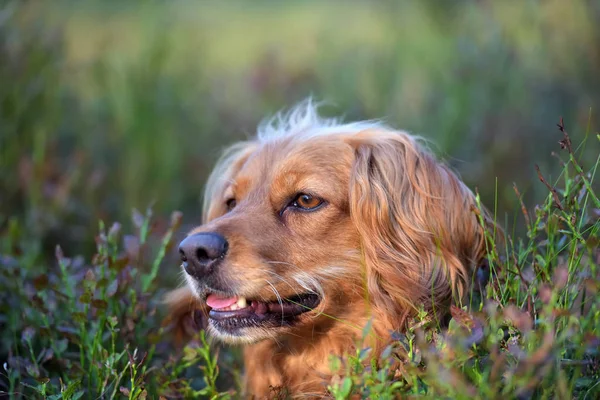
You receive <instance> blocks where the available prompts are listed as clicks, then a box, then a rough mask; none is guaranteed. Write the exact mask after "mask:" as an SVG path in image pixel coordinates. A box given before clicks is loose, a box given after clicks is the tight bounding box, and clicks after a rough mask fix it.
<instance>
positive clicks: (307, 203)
mask: <svg viewBox="0 0 600 400" xmlns="http://www.w3.org/2000/svg"><path fill="white" fill-rule="evenodd" d="M321 204H323V200H321V199H320V198H318V197H315V196H311V195H310V194H305V193H300V194H299V195H298V196H296V198H295V199H294V201H293V202H292V204H291V206H292V207H296V208H299V209H301V210H314V209H315V208H317V207H319V206H320V205H321Z"/></svg>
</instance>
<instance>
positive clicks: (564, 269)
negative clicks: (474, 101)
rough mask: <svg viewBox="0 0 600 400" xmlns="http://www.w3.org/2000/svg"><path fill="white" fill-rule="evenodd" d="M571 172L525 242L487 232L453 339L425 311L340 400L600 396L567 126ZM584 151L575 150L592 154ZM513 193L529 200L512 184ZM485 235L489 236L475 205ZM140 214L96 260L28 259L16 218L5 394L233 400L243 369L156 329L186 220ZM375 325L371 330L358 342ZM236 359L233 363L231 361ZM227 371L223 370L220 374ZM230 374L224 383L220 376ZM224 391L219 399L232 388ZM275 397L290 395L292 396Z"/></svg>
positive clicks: (116, 231)
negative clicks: (166, 274) (176, 239)
mask: <svg viewBox="0 0 600 400" xmlns="http://www.w3.org/2000/svg"><path fill="white" fill-rule="evenodd" d="M559 126H560V129H561V132H562V135H563V136H562V138H561V140H560V144H561V147H563V148H564V151H563V152H562V153H561V156H562V157H561V158H562V159H564V161H563V170H562V174H561V176H560V178H559V179H558V180H557V182H551V181H549V180H548V179H547V178H546V177H544V175H543V172H542V171H541V170H538V173H539V177H540V180H541V183H540V185H542V184H543V185H544V186H546V188H547V190H548V191H549V194H548V195H547V196H546V198H545V200H544V201H543V202H542V203H541V204H540V205H538V206H536V207H535V209H534V210H533V212H529V211H528V210H527V208H525V207H523V213H524V219H525V221H526V228H527V234H526V236H524V237H513V236H510V235H509V236H507V237H506V240H502V241H501V240H499V236H497V232H495V231H494V230H492V231H490V230H489V229H488V230H486V238H487V244H488V246H489V248H488V253H489V257H488V260H487V263H485V264H484V265H482V266H480V267H479V270H478V271H477V273H476V275H475V277H474V283H475V284H474V286H475V288H476V289H477V290H475V291H474V292H473V294H472V297H471V301H470V302H469V303H470V304H468V305H465V306H464V307H462V308H459V307H458V306H454V307H453V308H452V309H451V313H452V319H451V321H450V324H449V327H448V329H440V328H439V325H438V324H437V323H436V322H435V320H434V319H433V318H432V316H431V315H427V313H425V312H422V313H420V315H419V316H418V317H417V318H416V319H415V321H414V323H413V324H412V325H411V328H410V329H409V330H408V331H407V332H403V333H400V332H399V333H396V334H395V340H394V342H393V343H392V344H391V345H390V346H389V347H388V348H387V349H386V350H385V351H384V352H383V354H382V355H381V356H380V357H378V358H372V356H371V354H370V350H369V349H360V350H358V351H357V352H356V354H348V355H346V356H345V357H342V358H332V359H331V368H332V370H333V371H335V372H336V374H335V375H334V377H333V379H332V380H331V382H329V386H328V389H329V393H330V395H331V397H333V398H336V399H345V398H350V397H351V396H353V395H358V396H360V397H362V398H381V399H385V398H396V397H398V396H400V395H415V396H419V397H424V398H440V397H444V398H456V399H462V398H465V399H467V398H468V399H473V398H477V399H491V398H506V397H508V398H550V397H552V398H554V397H557V398H573V397H575V398H582V399H593V398H597V397H598V396H599V395H600V353H599V349H600V287H599V284H598V282H599V281H600V280H599V279H598V278H599V277H600V276H599V275H600V270H599V264H600V247H599V243H600V218H599V216H600V215H599V210H600V200H599V199H598V194H597V193H596V192H595V191H594V183H595V181H596V172H597V169H598V165H599V164H600V151H599V150H598V149H599V148H600V135H596V137H592V136H589V137H588V140H589V143H584V144H585V145H586V146H588V151H593V152H594V153H595V154H596V157H597V159H596V162H595V164H594V165H592V166H591V167H588V168H585V167H584V166H583V165H582V164H581V163H580V161H578V159H579V157H578V156H577V154H578V153H577V148H575V147H574V146H575V145H574V144H573V143H572V142H571V139H570V137H569V136H568V134H567V132H566V130H565V128H564V125H563V123H562V120H561V123H560V124H559ZM584 144H582V145H581V146H583V145H584ZM515 192H516V196H517V197H519V196H520V193H519V191H518V188H517V187H516V186H515ZM473 213H474V218H479V220H480V222H481V225H482V227H484V228H485V227H489V226H493V223H491V222H492V221H485V220H484V219H483V218H484V216H483V215H484V214H483V213H480V212H479V209H478V208H477V207H474V208H473ZM150 218H151V213H150V212H147V213H146V215H145V216H144V215H142V214H140V213H138V212H136V213H134V216H133V225H134V232H133V234H132V235H123V234H122V232H121V231H122V228H121V225H120V224H113V225H112V226H111V228H110V229H107V228H106V226H105V224H104V223H103V222H100V225H99V229H98V234H97V235H96V237H95V242H96V251H95V252H94V255H93V256H92V257H91V258H89V257H88V258H82V257H72V258H71V257H67V256H66V255H65V254H64V252H63V250H62V249H61V248H60V246H57V247H56V251H55V256H56V262H55V263H54V265H50V266H49V265H47V264H45V263H38V262H35V261H33V259H32V256H31V254H29V253H28V252H27V251H24V250H25V249H27V248H28V246H27V242H28V240H29V239H28V237H27V233H26V230H25V229H24V227H23V226H21V225H20V223H19V221H18V220H16V219H13V220H11V221H10V223H9V225H8V229H6V230H5V231H3V233H2V236H0V244H1V245H2V258H1V259H0V263H1V264H0V266H1V268H0V272H1V273H2V279H1V280H0V289H1V290H0V300H1V302H0V305H1V309H0V315H1V316H2V319H1V320H0V323H1V324H2V328H3V329H2V333H1V336H0V339H1V343H2V348H1V350H0V351H1V353H0V354H2V356H3V357H4V358H5V360H6V361H4V363H3V369H4V371H3V372H2V374H1V375H0V376H1V377H2V380H1V381H0V384H1V385H2V386H3V388H2V392H3V393H4V394H6V395H7V396H9V397H10V398H22V397H23V398H28V397H31V396H33V397H47V398H52V399H61V398H64V399H78V398H83V397H85V398H98V397H101V398H114V397H118V396H123V395H124V396H126V397H128V398H130V399H141V398H147V397H148V396H149V397H150V398H156V397H157V396H159V395H160V396H167V397H186V398H188V397H198V396H199V397H205V398H213V399H216V398H231V397H234V398H237V397H239V396H240V393H241V392H240V388H239V386H238V384H237V383H236V382H238V381H239V379H238V378H239V375H240V373H241V371H240V367H239V364H237V363H238V362H239V359H238V358H237V357H235V355H234V354H231V353H227V352H225V353H222V354H223V355H224V357H222V359H221V363H220V364H219V363H218V362H217V354H218V351H217V350H216V349H214V348H212V349H211V348H210V346H209V345H208V344H207V342H206V340H205V337H204V333H203V332H200V333H199V336H198V340H197V341H195V342H193V343H192V344H191V345H190V346H188V347H186V348H185V349H184V350H183V351H174V349H173V348H172V346H171V336H170V335H169V334H168V332H169V329H168V327H167V326H165V325H164V324H163V323H162V320H163V317H162V316H163V315H164V309H161V307H160V299H161V297H162V295H163V294H164V289H161V288H160V285H159V282H157V271H158V269H157V268H158V266H160V264H161V261H162V259H163V257H164V255H165V253H166V251H167V250H168V249H169V247H170V246H171V245H172V235H173V232H174V231H176V230H177V229H178V227H179V225H180V223H181V219H182V215H181V214H180V213H173V215H172V217H171V223H170V225H169V226H167V227H163V228H161V227H158V226H156V225H153V224H152V223H151V222H150ZM368 329H369V327H368V326H367V327H365V332H364V334H367V333H368ZM236 365H237V366H236ZM220 371H225V372H224V373H223V374H220ZM219 379H221V380H219ZM223 390H225V391H223ZM273 396H275V397H277V398H287V391H286V388H273Z"/></svg>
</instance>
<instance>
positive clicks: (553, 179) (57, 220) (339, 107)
mask: <svg viewBox="0 0 600 400" xmlns="http://www.w3.org/2000/svg"><path fill="white" fill-rule="evenodd" d="M242 6H243V7H242ZM599 17H600V8H598V7H597V5H595V3H594V2H588V1H585V0H573V1H570V2H560V1H528V2H522V1H518V0H507V1H503V2H477V3H473V2H446V3H444V5H443V6H442V5H440V3H439V2H434V1H425V0H424V1H419V2H402V4H400V3H399V2H381V3H379V4H378V5H377V6H372V5H371V4H368V5H367V4H362V3H358V2H357V3H353V4H347V5H345V6H344V8H343V9H340V8H339V7H336V6H335V5H332V4H330V3H327V2H318V3H317V2H302V3H300V2H285V3H277V4H276V3H272V2H253V4H252V6H249V3H244V2H239V3H236V4H232V3H223V4H219V5H218V6H216V5H215V6H214V7H207V6H205V5H202V4H200V3H195V5H192V4H191V3H172V2H165V3H147V4H146V3H144V4H136V5H135V6H134V5H131V4H129V5H123V4H121V3H120V2H111V1H108V2H101V3H100V2H85V3H83V2H78V6H77V7H73V5H72V4H71V3H69V2H64V3H61V2H56V3H53V5H52V7H48V6H47V5H44V4H43V3H40V2H21V1H4V2H1V3H0V60H2V62H0V169H1V170H2V171H3V173H1V174H0V364H1V365H2V368H0V391H2V395H6V396H7V397H9V398H32V397H33V398H40V397H50V398H65V399H68V398H97V397H99V396H102V397H104V398H113V397H127V398H131V399H133V398H144V397H147V398H157V397H158V396H164V397H167V398H172V397H195V396H199V397H206V398H219V397H223V398H227V397H233V398H236V397H239V395H240V394H239V393H240V392H239V389H240V386H239V383H238V382H239V381H240V373H241V367H240V356H239V354H238V353H239V351H238V350H232V349H220V350H219V349H217V348H210V347H209V346H208V345H207V344H206V342H205V340H204V338H203V337H201V336H199V337H198V338H197V340H196V341H194V342H193V343H192V344H191V346H189V347H188V348H187V349H185V350H183V351H180V352H178V351H176V349H174V348H173V347H172V343H171V340H170V332H169V327H168V326H163V317H164V314H165V310H164V309H163V307H162V304H161V299H162V296H163V295H164V293H165V292H166V291H167V290H168V288H172V287H175V286H176V284H177V282H176V278H177V272H176V271H178V270H177V266H176V265H177V263H176V261H175V257H174V253H175V252H174V251H173V244H174V243H177V242H178V240H179V239H180V238H181V236H182V234H183V232H185V231H186V230H187V228H188V224H190V225H193V224H195V222H196V221H198V219H199V215H200V212H199V201H198V200H199V193H200V192H201V188H202V186H203V184H204V180H205V178H206V175H207V173H208V171H209V170H210V168H211V166H212V164H213V161H214V159H215V158H216V155H217V149H218V148H220V147H221V146H222V145H224V144H226V143H231V142H233V141H235V140H239V139H242V138H244V137H245V136H247V135H248V134H251V132H250V131H248V129H249V127H252V126H255V125H256V123H257V122H258V120H259V119H260V118H262V117H264V116H265V115H268V114H270V113H272V112H274V111H276V110H277V109H279V108H281V107H285V106H289V105H291V104H293V103H294V102H296V101H298V100H301V99H303V98H304V97H306V96H307V95H309V94H313V95H315V96H316V97H318V98H322V99H326V100H328V101H331V102H332V103H334V104H335V106H333V107H332V108H331V109H329V110H327V111H328V112H329V113H331V114H339V113H340V112H342V111H345V112H347V117H348V119H368V118H380V117H382V116H386V117H387V120H388V122H389V123H390V124H391V125H394V126H397V127H401V128H406V129H409V130H411V131H413V132H416V133H424V134H428V135H429V138H430V139H432V141H433V142H434V143H437V144H438V146H439V147H438V153H440V154H441V155H442V157H443V158H446V159H448V161H449V163H450V164H451V165H452V167H454V168H455V169H457V170H458V171H459V172H460V173H461V175H462V177H463V178H464V180H465V181H466V182H467V184H468V185H469V186H470V187H473V188H476V189H477V191H478V193H479V200H480V202H481V203H482V204H485V205H488V206H490V205H493V208H494V213H493V214H494V219H495V220H498V222H499V224H500V225H502V226H503V227H504V228H505V229H506V239H505V240H503V241H500V240H498V239H499V238H498V234H497V232H488V233H489V236H488V245H489V250H490V257H489V260H488V263H487V265H485V266H483V267H482V268H481V269H480V270H479V271H478V272H477V275H476V279H477V282H483V281H488V283H487V285H486V286H485V289H484V290H483V292H482V293H481V294H480V293H478V292H477V291H475V292H474V293H473V296H472V298H471V301H470V302H469V303H470V304H469V305H468V307H467V306H465V307H462V308H453V309H452V313H453V319H452V321H451V323H450V328H449V329H448V330H447V331H440V330H439V329H438V328H437V327H436V325H435V324H434V323H433V321H431V319H430V317H429V316H427V315H420V316H419V318H417V319H416V320H415V321H414V324H413V327H412V328H411V330H409V331H408V332H405V333H404V334H398V336H397V338H396V339H397V340H396V342H395V343H394V345H393V346H391V347H390V348H389V349H388V350H387V351H386V352H385V353H384V354H383V355H382V357H380V358H379V359H377V360H371V355H370V353H369V350H368V349H362V350H361V351H359V352H357V353H356V354H350V355H348V357H346V358H344V359H342V360H338V359H332V360H331V363H332V367H333V369H335V370H339V371H340V373H339V374H337V375H336V376H335V377H334V379H333V380H332V381H331V382H330V383H329V388H330V393H331V395H332V396H333V397H335V398H347V397H349V396H350V395H351V394H358V395H359V396H362V397H369V398H391V397H394V396H398V395H405V396H407V397H408V396H412V397H424V398H440V397H442V398H457V399H460V398H481V399H488V398H499V397H504V398H530V397H534V398H549V397H558V398H581V399H593V398H598V397H599V396H600V393H599V391H600V384H599V383H598V382H600V376H599V374H600V362H599V357H600V355H599V354H598V348H599V347H600V310H599V307H600V306H599V303H600V302H599V296H600V294H599V293H598V291H599V289H600V288H599V285H598V281H599V279H598V278H599V275H598V273H599V271H598V264H599V263H600V259H599V258H600V255H599V250H598V244H599V243H600V236H599V233H598V229H599V222H598V220H599V219H600V214H599V213H600V212H599V211H598V210H600V206H599V205H598V183H597V182H598V179H597V177H596V172H597V168H598V156H599V153H600V152H599V151H598V149H599V147H600V146H599V141H598V137H597V134H595V133H594V130H593V127H594V126H595V122H594V118H593V115H592V113H591V110H590V106H594V108H595V109H596V108H597V105H598V104H599V102H600V97H598V94H599V93H600V90H599V89H600V75H598V74H597V72H596V71H598V70H600V57H599V56H598V54H599V53H598V46H597V44H598V41H599V40H600V25H598V24H597V23H595V21H596V20H598V18H599ZM348 26H351V27H352V29H348ZM273 32H277V34H274V33H273ZM216 33H218V34H216ZM574 44H577V45H574ZM558 115H563V116H565V120H566V121H568V122H570V124H571V125H572V127H571V128H570V129H572V130H573V132H571V135H570V136H569V139H567V136H564V134H563V132H562V130H564V129H565V128H564V126H563V124H562V122H561V123H560V129H558V130H555V129H554V126H553V123H552V122H551V121H554V120H555V118H556V117H557V116H558ZM561 129H562V130H561ZM558 140H560V141H561V144H560V146H562V147H564V148H563V149H560V148H559V145H557V144H556V141H558ZM534 163H537V164H538V165H539V169H538V170H537V171H536V168H535V166H534ZM540 177H541V178H542V179H543V182H540ZM513 181H514V182H515V184H514V185H513V184H512V182H513ZM148 204H152V210H153V212H150V211H146V212H138V211H134V212H133V213H132V212H131V210H132V209H133V208H140V207H144V208H145V207H146V206H147V205H148ZM536 204H537V205H536ZM173 209H179V210H182V211H183V213H184V215H185V217H183V216H182V215H181V214H180V213H173V214H172V216H171V218H169V217H168V216H169V214H170V211H171V210H173ZM474 213H475V214H476V215H477V210H474ZM99 221H104V222H99ZM109 221H121V224H118V223H115V224H109V223H108V222H109ZM483 222H485V221H482V223H483ZM494 222H496V221H494ZM57 244H58V245H60V247H57ZM365 334H366V332H365ZM273 394H274V395H277V396H279V397H281V398H282V397H285V396H286V391H285V388H274V392H273ZM0 397H1V396H0Z"/></svg>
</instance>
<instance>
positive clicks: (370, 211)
mask: <svg viewBox="0 0 600 400" xmlns="http://www.w3.org/2000/svg"><path fill="white" fill-rule="evenodd" d="M350 144H351V145H352V146H353V147H354V149H355V161H354V165H353V170H352V173H351V178H350V213H351V218H352V220H353V222H354V224H355V226H356V227H357V229H358V231H359V233H360V235H361V238H362V239H361V240H362V251H363V256H364V262H365V268H366V271H365V273H366V279H367V288H368V290H367V292H368V295H369V301H370V302H371V304H372V305H373V306H374V307H375V309H376V310H377V309H378V310H379V311H381V312H382V313H383V314H385V315H394V316H397V321H398V324H400V325H401V324H403V323H404V322H405V320H406V318H407V317H408V316H409V315H410V314H413V313H414V311H415V310H416V309H417V308H418V307H419V306H421V305H422V306H424V308H425V310H426V311H431V312H440V315H442V314H443V313H445V310H441V309H439V308H440V307H443V308H445V309H446V310H447V307H449V305H450V303H451V300H452V298H454V299H457V298H461V297H462V295H463V294H464V293H465V289H466V288H467V286H468V284H469V283H470V278H471V277H470V275H471V274H472V271H473V269H474V267H475V265H476V263H477V262H479V260H480V259H481V258H483V256H484V248H485V242H484V235H483V231H482V229H481V227H480V226H479V224H478V222H477V218H476V216H475V214H474V213H473V212H472V211H471V206H472V205H473V204H474V196H473V194H472V192H471V191H470V190H469V189H468V188H467V187H466V186H465V185H464V184H463V183H462V181H461V180H460V179H459V178H458V177H457V176H456V175H455V174H454V173H453V172H452V171H451V170H450V169H449V168H447V167H446V166H444V165H443V164H441V163H439V162H438V161H437V160H436V159H435V158H434V156H433V155H431V154H430V153H429V152H428V151H427V150H425V148H424V147H423V146H422V145H421V144H420V143H419V142H418V141H417V139H415V137H413V136H410V135H407V134H405V133H403V132H388V131H376V132H371V131H367V132H363V133H361V134H359V135H355V136H354V137H353V138H352V139H351V143H350ZM395 318H396V317H395ZM395 328H399V327H395Z"/></svg>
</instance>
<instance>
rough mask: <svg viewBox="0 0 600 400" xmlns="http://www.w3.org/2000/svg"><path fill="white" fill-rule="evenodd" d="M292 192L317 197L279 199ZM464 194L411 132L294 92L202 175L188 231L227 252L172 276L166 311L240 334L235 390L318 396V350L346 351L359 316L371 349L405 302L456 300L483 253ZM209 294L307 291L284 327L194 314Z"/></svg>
mask: <svg viewBox="0 0 600 400" xmlns="http://www.w3.org/2000/svg"><path fill="white" fill-rule="evenodd" d="M303 193H309V194H310V196H311V199H313V200H312V201H314V202H315V204H316V202H317V200H314V199H318V201H321V203H320V204H319V205H318V207H315V208H313V209H304V208H302V207H300V208H298V207H296V205H295V203H291V202H290V199H295V198H297V196H298V194H303ZM232 199H233V200H235V207H231V204H233V203H232V202H231V200H232ZM290 204H292V206H293V207H292V206H290ZM474 204H475V198H474V196H473V193H472V192H471V191H470V190H469V189H468V188H467V187H466V186H465V185H464V184H463V182H462V181H461V180H460V179H459V178H458V177H457V175H456V174H455V173H453V172H452V171H451V170H450V169H449V168H448V167H447V166H445V165H444V164H443V163H440V162H439V161H437V160H436V158H435V157H434V156H433V155H432V154H431V153H430V152H429V151H428V150H427V149H426V147H425V146H424V145H423V141H422V140H421V139H419V138H417V137H415V136H412V135H409V134H407V133H405V132H402V131H397V130H393V129H390V128H388V127H386V126H385V125H383V124H381V123H378V122H372V121H367V122H359V123H351V124H342V123H340V122H339V121H338V120H336V119H324V118H321V117H320V116H319V115H318V114H317V111H316V107H315V106H314V105H313V104H312V103H311V102H310V101H308V102H305V103H303V104H301V105H300V106H298V107H297V108H295V109H293V110H292V111H291V112H289V113H287V114H283V115H278V116H277V117H275V118H274V119H272V120H270V121H268V122H267V123H265V124H263V125H261V126H260V127H259V130H258V135H257V137H256V138H255V139H253V140H250V141H247V142H243V143H238V144H236V145H234V146H233V147H232V148H230V149H229V150H228V151H227V152H226V153H225V155H224V156H223V157H222V158H221V160H220V161H219V163H218V164H217V166H216V168H215V169H214V171H213V173H212V175H211V176H210V179H209V181H208V184H207V188H206V195H205V203H204V214H203V218H204V221H203V225H202V226H200V227H198V228H197V229H194V230H193V231H192V232H191V233H190V235H196V234H198V233H207V232H217V233H218V234H219V235H222V237H224V238H226V240H227V242H228V250H227V253H226V255H225V256H223V259H222V260H220V261H219V264H218V269H217V270H216V271H215V272H211V273H212V274H214V276H213V277H211V278H210V279H209V280H204V278H203V277H200V278H198V277H192V276H191V275H189V274H186V279H187V282H188V287H186V288H184V289H179V290H178V291H175V292H173V294H172V295H171V297H170V303H171V305H172V307H173V315H174V316H175V318H176V319H178V320H179V321H186V322H185V324H186V325H185V326H186V328H185V329H183V330H180V331H179V333H180V334H181V335H182V336H184V335H185V334H186V332H187V333H189V330H190V328H189V324H188V322H189V320H190V318H189V316H190V315H191V314H190V311H191V310H192V309H196V310H203V314H199V313H198V312H197V311H196V315H197V316H200V325H205V324H207V325H208V326H207V330H208V331H209V333H211V334H212V335H213V336H214V337H216V338H218V339H221V340H222V341H224V342H229V343H242V344H244V346H245V376H246V380H245V382H246V388H245V390H246V393H247V395H248V397H255V398H262V397H265V396H269V393H270V387H285V388H287V389H288V390H290V391H291V393H292V394H294V395H296V396H298V397H307V396H311V395H314V396H322V395H324V393H325V392H326V385H327V383H328V381H329V379H330V378H331V376H332V371H330V370H329V365H330V364H329V356H330V355H331V354H337V355H342V354H344V353H347V352H350V351H352V349H353V348H354V346H355V345H356V343H357V338H360V336H361V332H362V328H363V327H364V326H365V325H366V324H367V323H368V321H371V322H372V327H373V331H374V334H373V335H371V336H369V338H368V340H369V343H365V345H369V346H371V347H373V348H374V349H375V350H376V351H380V350H381V349H382V348H383V347H385V346H386V345H387V344H389V343H390V341H391V338H390V333H391V332H393V331H402V330H403V329H405V328H406V324H407V321H408V320H409V318H410V317H412V316H414V315H415V313H416V311H417V310H419V309H425V310H426V311H428V312H430V313H431V314H432V315H433V316H435V317H437V318H438V319H440V320H441V319H443V318H444V317H445V316H447V314H448V310H449V306H450V304H451V303H452V302H453V301H454V302H460V301H461V299H462V298H463V297H464V295H465V293H467V291H468V289H469V286H470V282H471V279H472V277H473V272H474V270H475V268H476V266H477V265H478V263H480V262H481V261H482V259H483V258H484V257H485V240H484V235H483V231H482V228H481V226H480V224H479V223H478V221H477V218H476V216H475V214H474V213H473V212H472V210H471V207H472V206H473V205H474ZM228 205H229V206H228ZM290 207H292V208H290ZM213 291H216V292H217V293H219V294H220V295H222V296H225V295H228V296H238V297H240V296H243V297H244V298H247V299H255V302H257V303H258V302H272V303H277V302H281V301H283V300H282V299H289V298H290V297H293V296H296V295H299V294H303V293H313V294H316V295H318V299H319V303H318V305H316V306H315V307H314V310H312V311H309V312H305V313H302V314H300V315H297V316H295V317H293V318H291V319H290V320H289V321H286V323H285V324H284V323H281V324H280V325H277V326H273V325H268V326H262V325H261V324H259V323H256V324H253V325H251V326H245V327H244V328H243V329H238V330H237V331H235V332H234V333H231V332H230V331H228V330H224V329H222V328H219V327H218V326H217V324H215V321H213V320H211V318H206V317H207V314H206V313H207V311H208V310H209V308H208V307H207V306H206V304H205V300H206V296H207V294H209V293H211V292H213ZM238 297H234V298H238ZM248 301H250V300H248ZM281 313H282V322H283V311H281Z"/></svg>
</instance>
